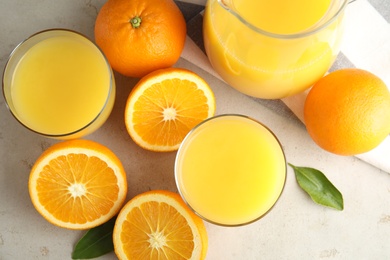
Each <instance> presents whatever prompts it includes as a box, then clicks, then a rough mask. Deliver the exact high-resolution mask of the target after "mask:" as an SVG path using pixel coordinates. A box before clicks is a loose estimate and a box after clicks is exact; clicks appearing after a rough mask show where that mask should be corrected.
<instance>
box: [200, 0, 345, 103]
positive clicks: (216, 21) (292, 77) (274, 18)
mask: <svg viewBox="0 0 390 260" xmlns="http://www.w3.org/2000/svg"><path fill="white" fill-rule="evenodd" d="M346 5H347V0H318V1H306V0H295V1H287V0H272V1H269V0H256V1H253V0H208V2H207V4H206V9H205V14H204V21H203V36H204V44H205V49H206V53H207V56H208V58H209V60H210V62H211V65H212V66H213V68H214V69H215V70H216V72H217V73H218V74H219V75H220V76H221V77H222V78H223V79H224V80H225V81H226V82H227V83H228V84H229V85H231V86H232V87H234V88H235V89H237V90H238V91H240V92H242V93H244V94H247V95H250V96H254V97H257V98H263V99H279V98H284V97H287V96H291V95H294V94H297V93H299V92H302V91H304V90H305V89H307V88H309V87H310V86H312V85H313V84H314V83H315V82H316V81H317V80H318V79H320V78H321V77H322V76H324V74H325V73H326V72H327V71H328V69H329V68H330V66H331V65H332V63H333V62H334V60H335V58H336V56H337V55H338V53H339V50H340V43H341V35H342V31H343V16H344V15H343V14H344V10H345V7H346Z"/></svg>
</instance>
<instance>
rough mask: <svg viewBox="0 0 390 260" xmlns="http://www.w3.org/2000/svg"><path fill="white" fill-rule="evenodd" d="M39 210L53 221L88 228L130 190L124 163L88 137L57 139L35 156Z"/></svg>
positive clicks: (34, 196) (33, 184)
mask: <svg viewBox="0 0 390 260" xmlns="http://www.w3.org/2000/svg"><path fill="white" fill-rule="evenodd" d="M28 187H29V192H30V197H31V201H32V203H33V205H34V207H35V208H36V210H37V211H38V212H39V213H40V214H41V215H42V216H43V217H44V218H45V219H47V220H48V221H49V222H51V223H52V224H54V225H57V226H60V227H64V228H69V229H88V228H92V227H95V226H98V225H100V224H102V223H104V222H106V221H108V220H109V219H111V218H112V217H113V216H114V215H116V214H117V213H118V212H119V210H120V209H121V207H122V205H123V203H124V201H125V199H126V195H127V179H126V173H125V170H124V169H123V166H122V163H121V162H120V160H119V159H118V157H116V155H115V154H114V153H113V152H112V151H111V150H109V149H108V148H107V147H105V146H103V145H101V144H99V143H96V142H93V141H89V140H71V141H64V142H60V143H57V144H54V145H53V146H51V147H50V148H48V149H47V150H46V151H45V152H43V153H42V155H41V156H40V157H39V158H38V159H37V160H36V162H35V164H34V166H33V168H32V169H31V173H30V179H29V183H28Z"/></svg>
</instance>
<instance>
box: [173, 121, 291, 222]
mask: <svg viewBox="0 0 390 260" xmlns="http://www.w3.org/2000/svg"><path fill="white" fill-rule="evenodd" d="M175 178H176V184H177V187H178V190H179V193H180V194H181V196H182V198H183V199H184V201H185V202H186V203H187V204H188V205H189V207H190V208H192V210H193V211H194V212H196V213H197V214H198V215H199V216H200V217H202V218H203V219H204V220H206V221H208V222H211V223H214V224H218V225H223V226H239V225H244V224H248V223H251V222H253V221H256V220H257V219H259V218H261V217H262V216H264V215H265V214H266V213H267V212H269V211H270V209H271V208H272V207H273V206H274V204H275V203H276V201H277V200H278V199H279V197H280V195H281V193H282V191H283V188H284V185H285V181H286V159H285V156H284V152H283V149H282V147H281V144H280V142H279V141H278V139H277V138H276V136H275V135H274V134H273V133H272V132H271V130H270V129H268V128H267V127H266V126H264V125H263V124H261V123H260V122H258V121H257V120H254V119H252V118H250V117H247V116H244V115H236V114H225V115H219V116H215V117H212V118H210V119H207V120H205V121H203V122H202V123H200V124H199V125H198V126H196V127H195V128H194V129H192V130H191V131H190V133H189V134H188V135H187V136H186V137H185V139H184V141H183V142H182V144H181V146H180V148H179V150H178V153H177V155H176V161H175Z"/></svg>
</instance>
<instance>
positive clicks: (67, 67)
mask: <svg viewBox="0 0 390 260" xmlns="http://www.w3.org/2000/svg"><path fill="white" fill-rule="evenodd" d="M3 95H4V97H5V101H6V104H7V106H8V108H9V110H10V112H11V113H12V115H13V116H14V117H15V118H16V119H17V120H18V121H19V122H20V123H21V124H22V125H23V126H25V127H26V128H28V129H30V130H32V131H33V132H36V133H38V134H41V135H43V136H46V137H51V138H56V139H74V138H79V137H82V136H85V135H87V134H90V133H92V132H93V131H95V130H96V129H98V128H99V127H100V126H101V125H102V124H103V123H104V122H105V121H106V119H107V118H108V116H109V115H110V113H111V110H112V108H113V105H114V100H115V80H114V75H113V72H112V69H111V67H110V65H109V63H108V61H107V59H106V58H105V56H104V55H103V53H102V52H101V51H100V49H99V48H98V47H97V46H96V45H95V44H94V43H93V42H92V41H90V40H89V39H88V38H87V37H85V36H84V35H82V34H80V33H77V32H75V31H71V30H67V29H50V30H45V31H41V32H38V33H36V34H34V35H32V36H30V37H29V38H27V39H26V40H25V41H23V42H22V43H20V44H19V45H18V46H17V47H16V48H15V49H14V50H13V52H12V53H11V55H10V57H9V59H8V61H7V64H6V66H5V69H4V74H3Z"/></svg>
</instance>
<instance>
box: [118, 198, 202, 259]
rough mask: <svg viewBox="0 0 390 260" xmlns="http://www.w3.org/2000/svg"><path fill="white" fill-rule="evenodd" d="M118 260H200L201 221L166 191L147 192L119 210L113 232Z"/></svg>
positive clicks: (180, 200)
mask: <svg viewBox="0 0 390 260" xmlns="http://www.w3.org/2000/svg"><path fill="white" fill-rule="evenodd" d="M113 241H114V248H115V253H116V255H117V256H118V258H119V259H204V258H205V257H206V252H207V246H208V238H207V233H206V228H205V226H204V223H203V221H202V220H201V219H200V218H199V217H198V216H196V215H195V214H194V213H193V212H192V211H191V210H190V209H189V208H188V207H187V206H186V204H185V203H184V202H183V200H182V199H181V197H180V196H179V195H178V194H177V193H174V192H170V191H162V190H157V191H149V192H145V193H142V194H140V195H138V196H136V197H134V198H133V199H132V200H130V201H129V202H128V203H127V204H126V205H125V206H124V207H123V209H122V210H121V212H120V213H119V215H118V218H117V220H116V223H115V227H114V232H113Z"/></svg>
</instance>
